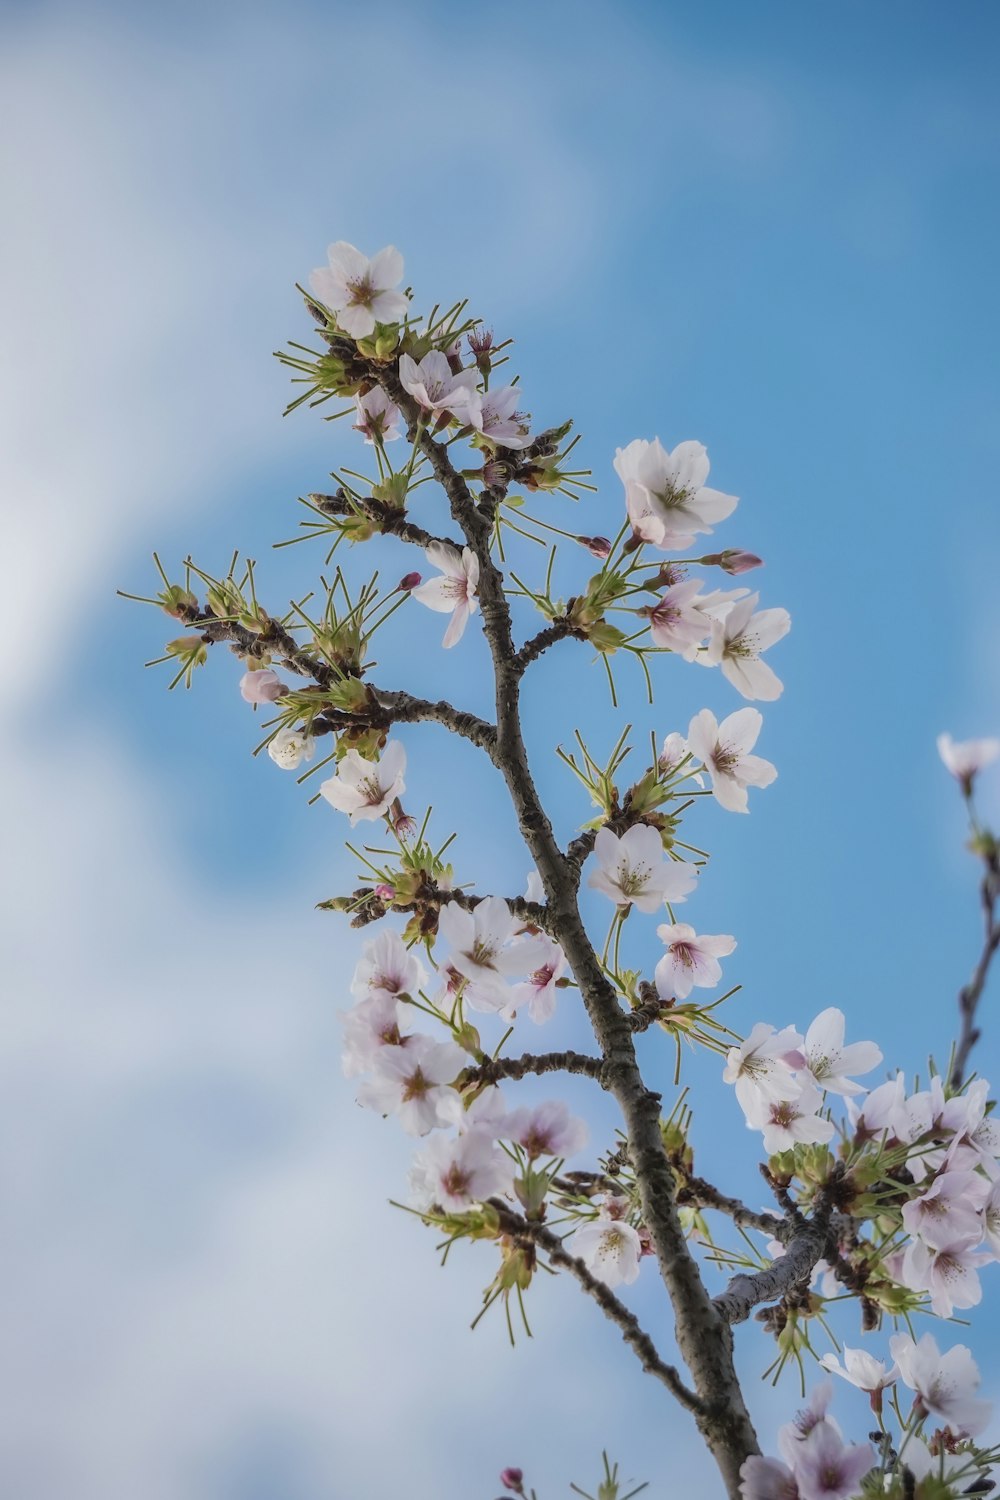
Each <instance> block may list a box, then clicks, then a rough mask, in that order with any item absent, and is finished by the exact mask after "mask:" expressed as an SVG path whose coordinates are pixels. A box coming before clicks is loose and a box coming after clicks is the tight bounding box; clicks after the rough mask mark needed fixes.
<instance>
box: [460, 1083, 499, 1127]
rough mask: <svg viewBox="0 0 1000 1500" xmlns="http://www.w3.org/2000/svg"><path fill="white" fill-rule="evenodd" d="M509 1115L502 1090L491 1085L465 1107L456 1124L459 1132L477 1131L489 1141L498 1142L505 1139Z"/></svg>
mask: <svg viewBox="0 0 1000 1500" xmlns="http://www.w3.org/2000/svg"><path fill="white" fill-rule="evenodd" d="M509 1115H510V1111H509V1110H508V1108H507V1100H506V1098H505V1097H504V1092H503V1089H501V1088H499V1087H498V1085H496V1084H492V1085H491V1086H490V1087H489V1088H486V1089H483V1091H482V1093H481V1094H477V1095H476V1097H475V1098H474V1099H473V1100H472V1102H471V1103H469V1104H467V1105H466V1106H465V1108H464V1109H463V1111H462V1113H461V1114H460V1115H459V1117H458V1119H457V1121H456V1124H457V1126H458V1128H459V1130H478V1131H480V1132H482V1134H483V1135H486V1136H488V1137H489V1139H490V1140H491V1141H498V1140H501V1139H502V1138H505V1137H506V1133H507V1132H506V1125H507V1119H508V1117H509Z"/></svg>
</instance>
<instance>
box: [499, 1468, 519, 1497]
mask: <svg viewBox="0 0 1000 1500" xmlns="http://www.w3.org/2000/svg"><path fill="white" fill-rule="evenodd" d="M500 1483H501V1484H502V1485H503V1486H504V1488H505V1489H508V1490H513V1492H514V1494H515V1495H520V1494H521V1493H522V1491H523V1490H524V1473H523V1471H522V1470H521V1469H503V1470H501V1473H500Z"/></svg>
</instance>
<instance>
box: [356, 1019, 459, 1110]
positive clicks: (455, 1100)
mask: <svg viewBox="0 0 1000 1500" xmlns="http://www.w3.org/2000/svg"><path fill="white" fill-rule="evenodd" d="M466 1061H467V1059H466V1056H465V1053H464V1052H463V1051H462V1049H461V1048H460V1047H456V1046H455V1044H454V1042H435V1041H432V1039H431V1038H430V1037H428V1036H420V1035H418V1036H414V1037H411V1038H410V1040H409V1041H408V1042H407V1045H406V1046H405V1047H383V1048H382V1049H381V1051H380V1052H379V1053H378V1055H377V1057H376V1058H375V1061H374V1065H373V1068H372V1074H371V1077H370V1078H366V1079H364V1080H363V1081H362V1083H361V1086H360V1088H359V1089H358V1103H359V1104H363V1105H364V1106H365V1107H366V1108H368V1109H377V1110H378V1111H379V1113H380V1114H383V1115H398V1116H399V1122H400V1124H401V1125H402V1127H403V1129H404V1130H405V1131H406V1133H407V1134H408V1135H426V1134H427V1132H428V1131H429V1130H434V1129H435V1128H436V1127H437V1126H439V1125H452V1124H454V1123H455V1121H456V1120H457V1118H458V1115H459V1113H460V1111H461V1108H462V1104H461V1099H460V1098H459V1096H458V1094H457V1093H456V1091H455V1090H454V1088H452V1087H451V1085H452V1084H453V1083H454V1081H455V1079H456V1078H457V1077H458V1075H459V1073H461V1071H462V1069H463V1068H464V1067H465V1065H466Z"/></svg>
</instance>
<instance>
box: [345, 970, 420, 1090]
mask: <svg viewBox="0 0 1000 1500" xmlns="http://www.w3.org/2000/svg"><path fill="white" fill-rule="evenodd" d="M340 1019H341V1022H342V1024H343V1027H344V1048H343V1052H342V1054H341V1065H342V1067H343V1070H344V1076H345V1077H347V1078H356V1077H357V1076H358V1074H359V1073H367V1072H368V1071H369V1070H370V1069H371V1068H372V1067H373V1066H374V1064H375V1059H376V1058H377V1056H378V1054H379V1051H380V1049H381V1048H382V1047H402V1046H405V1044H406V1042H407V1040H408V1038H407V1036H406V1035H405V1032H404V1023H403V1007H402V1006H401V1005H400V1003H399V1001H398V1000H397V999H396V997H395V995H390V994H389V993H388V991H386V990H372V991H370V992H369V993H368V994H367V995H366V997H365V998H364V999H363V1000H359V1001H358V1003H357V1005H354V1006H352V1007H351V1009H350V1010H347V1011H344V1012H343V1013H342V1014H341V1017H340Z"/></svg>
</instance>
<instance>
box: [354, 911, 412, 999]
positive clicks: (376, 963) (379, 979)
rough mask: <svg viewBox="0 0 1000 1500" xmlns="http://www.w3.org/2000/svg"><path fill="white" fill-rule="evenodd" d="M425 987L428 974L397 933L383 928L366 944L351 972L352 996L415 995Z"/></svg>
mask: <svg viewBox="0 0 1000 1500" xmlns="http://www.w3.org/2000/svg"><path fill="white" fill-rule="evenodd" d="M426 983H427V970H426V969H425V968H424V966H423V964H422V963H421V962H420V960H419V958H418V957H417V955H416V954H415V953H414V951H413V949H412V948H408V947H407V946H406V944H405V943H404V942H403V939H402V938H401V937H400V935H399V933H398V932H394V931H393V930H392V929H391V928H389V927H385V928H383V929H382V930H381V931H380V932H379V933H378V934H377V935H376V936H375V937H374V938H372V939H371V940H370V941H369V942H367V943H366V944H365V946H364V951H363V953H362V956H361V958H360V959H359V960H358V963H357V967H356V968H355V970H354V978H353V979H352V981H351V993H352V994H353V995H358V996H365V995H369V994H371V993H372V991H374V990H383V991H385V992H386V993H387V994H389V995H415V994H417V992H418V991H419V990H420V989H421V988H422V987H423V985H425V984H426Z"/></svg>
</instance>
